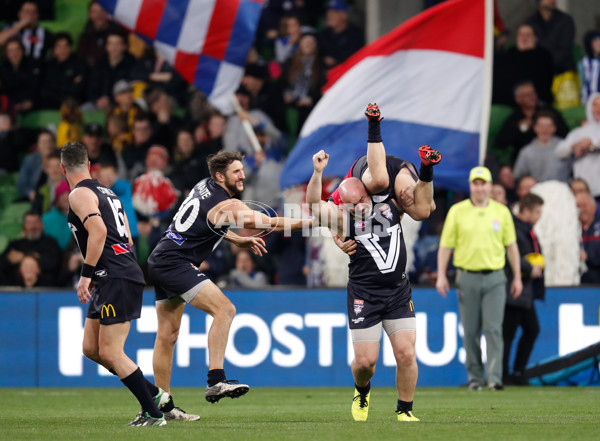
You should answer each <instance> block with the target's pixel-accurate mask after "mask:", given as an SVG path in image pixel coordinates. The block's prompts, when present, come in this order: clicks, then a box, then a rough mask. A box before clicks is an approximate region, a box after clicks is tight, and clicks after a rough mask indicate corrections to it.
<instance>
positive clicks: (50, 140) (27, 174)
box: [17, 129, 56, 201]
mask: <svg viewBox="0 0 600 441" xmlns="http://www.w3.org/2000/svg"><path fill="white" fill-rule="evenodd" d="M55 150H56V138H55V137H54V133H52V132H51V131H49V130H45V129H44V130H40V132H39V134H38V137H37V149H36V151H35V152H32V153H29V154H28V155H27V156H25V159H24V160H23V164H22V166H21V170H20V171H19V180H18V181H17V189H18V190H19V193H20V194H21V196H23V197H25V198H27V199H28V200H30V201H33V199H34V198H35V190H36V189H37V185H38V182H39V180H40V176H41V175H42V171H43V168H42V164H43V162H44V161H45V160H46V159H47V158H48V157H49V156H50V154H51V153H52V152H54V151H55Z"/></svg>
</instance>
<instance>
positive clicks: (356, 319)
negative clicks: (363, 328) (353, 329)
mask: <svg viewBox="0 0 600 441" xmlns="http://www.w3.org/2000/svg"><path fill="white" fill-rule="evenodd" d="M364 320H365V318H364V317H359V318H355V319H352V323H354V324H355V325H356V324H357V323H360V322H363V321H364Z"/></svg>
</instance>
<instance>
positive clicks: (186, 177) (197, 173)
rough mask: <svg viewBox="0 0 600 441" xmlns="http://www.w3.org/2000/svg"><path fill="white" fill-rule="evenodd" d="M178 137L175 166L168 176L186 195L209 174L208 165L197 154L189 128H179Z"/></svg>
mask: <svg viewBox="0 0 600 441" xmlns="http://www.w3.org/2000/svg"><path fill="white" fill-rule="evenodd" d="M176 138H177V142H176V143H175V148H174V155H173V156H174V157H173V167H172V169H171V172H170V173H169V175H168V176H169V179H170V180H171V182H173V185H174V186H175V188H177V190H179V192H180V193H181V195H182V196H183V197H185V196H187V194H188V193H189V191H190V190H191V189H192V188H193V187H194V186H195V185H196V184H197V183H198V182H199V181H201V180H202V179H204V178H206V177H208V176H209V173H208V165H207V164H206V161H204V160H202V159H200V158H199V157H198V155H197V154H196V152H195V146H194V138H193V136H192V134H191V132H190V131H189V130H186V129H181V130H179V132H177V137H176Z"/></svg>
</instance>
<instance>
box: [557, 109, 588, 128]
mask: <svg viewBox="0 0 600 441" xmlns="http://www.w3.org/2000/svg"><path fill="white" fill-rule="evenodd" d="M560 113H561V114H562V116H563V118H564V119H565V122H566V123H567V125H568V126H569V129H571V130H573V129H574V128H576V127H579V126H580V125H581V121H583V120H584V119H585V106H577V107H570V108H568V109H564V110H562V111H561V112H560Z"/></svg>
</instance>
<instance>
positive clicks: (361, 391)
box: [354, 381, 371, 395]
mask: <svg viewBox="0 0 600 441" xmlns="http://www.w3.org/2000/svg"><path fill="white" fill-rule="evenodd" d="M354 387H355V388H356V390H357V391H358V393H359V394H361V395H367V394H368V393H369V391H370V390H371V382H370V381H369V383H368V384H367V385H366V386H357V385H356V383H354Z"/></svg>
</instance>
